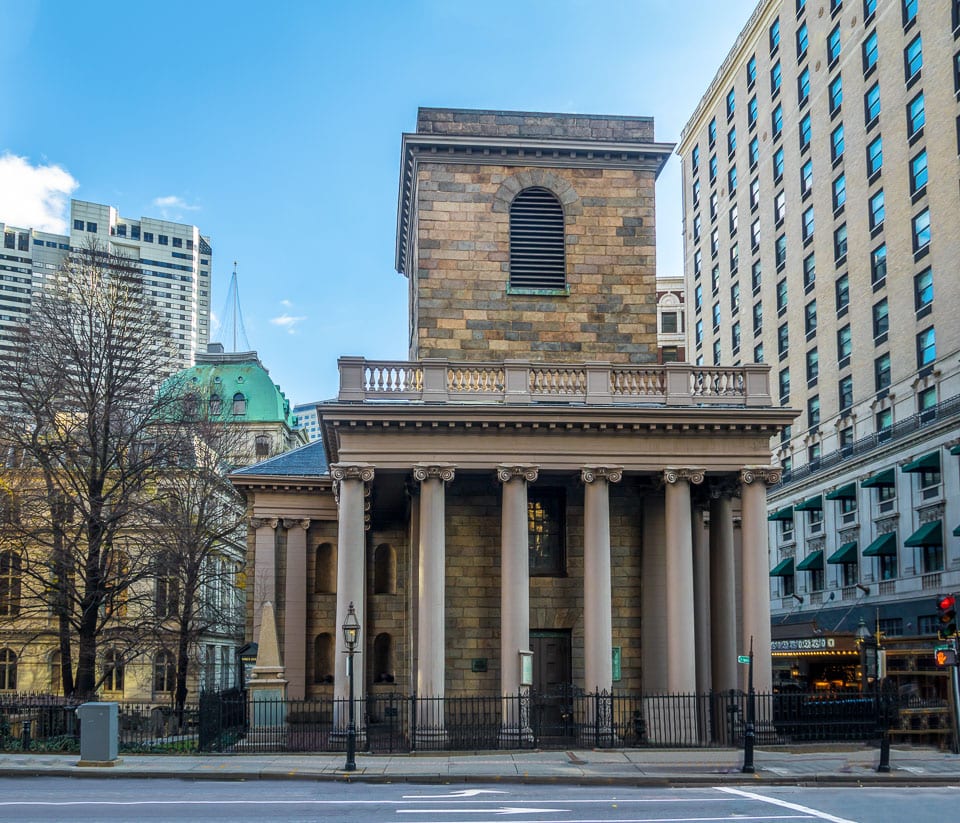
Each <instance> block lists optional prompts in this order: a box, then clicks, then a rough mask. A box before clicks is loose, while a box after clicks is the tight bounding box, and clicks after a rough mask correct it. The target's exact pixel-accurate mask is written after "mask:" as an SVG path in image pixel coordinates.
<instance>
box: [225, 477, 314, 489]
mask: <svg viewBox="0 0 960 823" xmlns="http://www.w3.org/2000/svg"><path fill="white" fill-rule="evenodd" d="M229 480H230V482H231V483H233V485H234V486H236V487H237V488H243V489H250V490H252V491H284V492H305V491H317V490H320V491H324V490H325V491H329V490H330V488H331V483H332V481H331V479H330V476H329V475H316V476H314V477H301V476H296V477H282V476H279V477H278V476H271V475H261V476H257V475H249V474H243V475H232V476H231V477H230V478H229Z"/></svg>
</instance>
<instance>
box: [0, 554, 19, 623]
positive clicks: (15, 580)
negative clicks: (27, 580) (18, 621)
mask: <svg viewBox="0 0 960 823" xmlns="http://www.w3.org/2000/svg"><path fill="white" fill-rule="evenodd" d="M20 587H21V568H20V555H19V554H18V553H17V552H15V551H9V550H8V551H5V552H2V553H0V617H16V616H17V615H18V614H20Z"/></svg>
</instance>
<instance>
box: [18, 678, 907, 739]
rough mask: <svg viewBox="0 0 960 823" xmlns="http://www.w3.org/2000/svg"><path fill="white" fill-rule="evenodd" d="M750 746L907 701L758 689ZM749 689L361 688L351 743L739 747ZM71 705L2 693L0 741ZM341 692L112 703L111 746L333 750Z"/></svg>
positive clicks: (892, 717) (55, 721) (71, 715)
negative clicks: (474, 692) (407, 692)
mask: <svg viewBox="0 0 960 823" xmlns="http://www.w3.org/2000/svg"><path fill="white" fill-rule="evenodd" d="M755 700H756V707H755V715H754V717H755V723H754V734H755V737H754V740H755V743H756V745H758V746H763V745H772V744H787V743H808V742H839V741H868V740H875V739H877V738H878V737H879V736H880V733H881V730H883V729H896V728H897V727H898V725H902V720H903V717H904V716H905V714H907V713H909V712H911V711H913V712H916V708H915V707H912V706H909V705H907V704H906V703H904V704H903V705H901V704H900V701H899V700H898V699H897V697H896V696H895V695H894V696H892V697H891V696H884V697H879V696H869V695H861V694H849V695H848V694H844V695H832V694H824V693H821V692H817V693H810V694H757V695H756V696H755ZM747 701H748V697H747V695H745V694H743V693H742V692H729V693H710V694H702V695H697V694H668V695H632V694H618V693H612V694H611V693H606V692H599V693H596V692H595V693H589V692H583V691H580V690H577V689H566V690H562V691H558V692H552V693H547V694H536V693H531V694H528V693H519V694H514V695H508V696H499V695H490V696H482V695H481V696H465V697H443V698H419V697H407V696H404V695H400V694H377V695H372V694H371V695H368V696H367V697H366V698H365V699H363V700H357V701H356V704H355V705H356V712H355V714H356V717H357V720H358V723H357V745H358V749H359V750H360V751H368V752H372V753H377V754H380V753H390V752H408V751H477V750H512V749H536V748H643V747H646V748H705V747H742V746H743V745H744V736H745V733H746V718H747V716H748V711H747ZM77 705H78V703H77V702H74V701H69V700H64V699H63V698H57V697H46V698H39V697H18V698H14V697H13V696H9V697H6V698H3V699H0V749H2V750H5V751H11V750H26V749H31V750H41V751H79V739H80V737H79V735H80V723H79V720H78V718H77V716H76V707H77ZM347 709H348V704H347V701H346V700H345V699H333V700H331V699H317V700H284V699H280V698H275V697H264V696H262V695H256V694H253V695H251V694H247V693H243V692H239V691H234V692H225V693H207V694H202V695H201V696H200V699H199V702H198V703H196V704H191V705H188V706H186V707H185V708H184V709H183V710H182V711H177V710H176V709H175V708H174V707H172V706H170V705H163V704H141V703H123V702H121V703H120V704H119V736H120V740H119V748H120V751H121V752H142V753H165V752H171V753H190V752H234V753H243V752H341V751H344V750H345V749H346V738H347V716H348V711H347Z"/></svg>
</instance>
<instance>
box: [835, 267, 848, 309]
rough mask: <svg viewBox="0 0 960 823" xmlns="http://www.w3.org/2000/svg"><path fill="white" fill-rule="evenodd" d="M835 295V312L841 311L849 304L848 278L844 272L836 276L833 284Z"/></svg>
mask: <svg viewBox="0 0 960 823" xmlns="http://www.w3.org/2000/svg"><path fill="white" fill-rule="evenodd" d="M834 288H835V291H836V297H837V312H841V311H843V310H844V309H846V308H847V306H849V305H850V279H849V277H848V276H847V275H846V274H845V273H844V274H841V275H840V276H839V277H838V278H837V282H836V285H835V287H834Z"/></svg>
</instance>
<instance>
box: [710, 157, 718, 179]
mask: <svg viewBox="0 0 960 823" xmlns="http://www.w3.org/2000/svg"><path fill="white" fill-rule="evenodd" d="M716 179H717V155H715V154H711V155H710V182H711V183H713V182H715V181H716Z"/></svg>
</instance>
